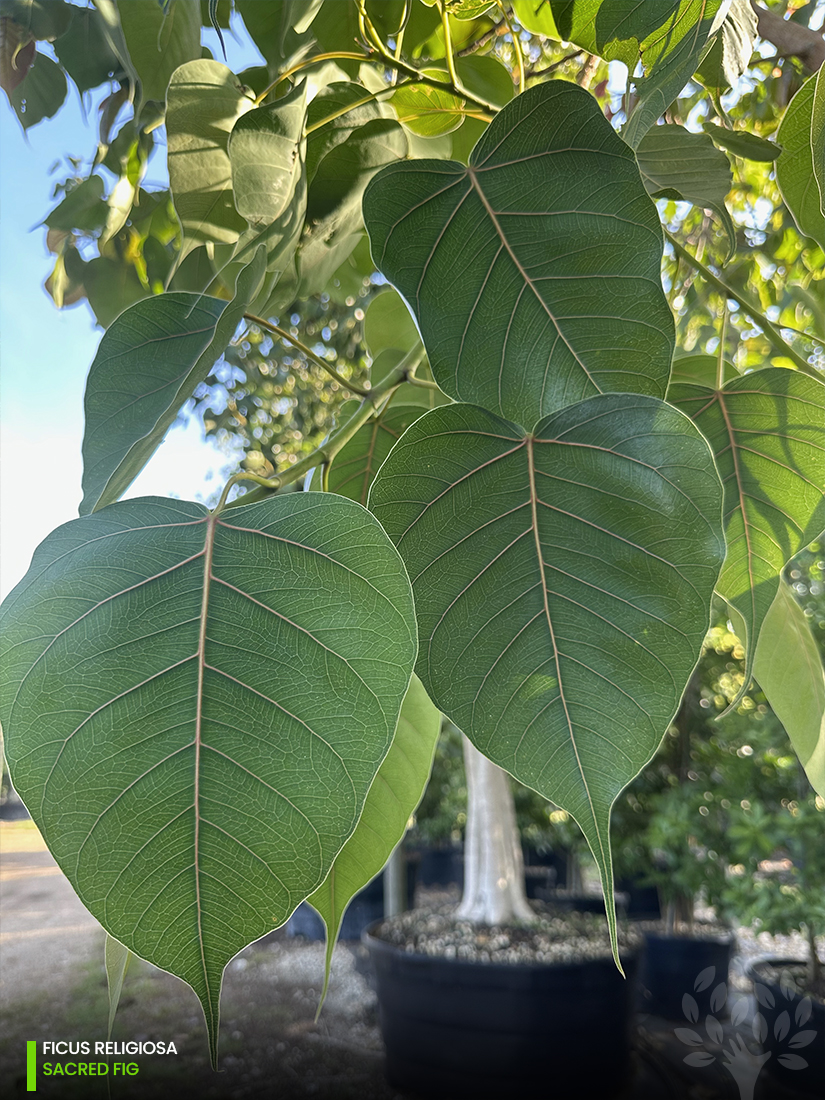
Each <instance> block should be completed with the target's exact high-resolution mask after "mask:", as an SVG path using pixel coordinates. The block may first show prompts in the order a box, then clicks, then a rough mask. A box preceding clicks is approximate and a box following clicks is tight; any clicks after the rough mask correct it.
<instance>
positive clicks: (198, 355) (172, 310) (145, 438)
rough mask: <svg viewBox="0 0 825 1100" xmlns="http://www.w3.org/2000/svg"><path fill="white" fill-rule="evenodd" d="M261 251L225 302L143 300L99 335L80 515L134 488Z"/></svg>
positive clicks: (210, 361) (89, 386) (256, 274)
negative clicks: (129, 488)
mask: <svg viewBox="0 0 825 1100" xmlns="http://www.w3.org/2000/svg"><path fill="white" fill-rule="evenodd" d="M263 268H264V257H263V249H261V250H260V251H259V253H258V255H257V257H256V259H255V260H254V261H253V262H252V263H251V264H249V265H248V266H247V267H246V268H244V269H243V270H242V272H241V274H240V275H239V276H238V282H237V286H236V291H235V297H234V298H233V299H232V301H231V302H228V303H227V302H224V301H222V300H220V299H218V298H207V297H205V296H204V295H199V294H187V293H185V292H183V291H178V292H169V293H167V294H163V295H159V296H157V297H152V298H146V299H145V300H144V301H142V302H138V303H136V304H135V305H133V306H131V307H130V308H129V309H127V310H124V312H123V313H122V314H121V315H120V316H119V317H118V318H117V320H116V321H115V322H114V323H113V324H112V326H111V328H110V329H109V330H108V331H107V332H106V333H105V334H104V336H103V339H102V340H101V341H100V347H99V348H98V350H97V355H96V356H95V358H94V362H93V363H92V366H91V369H90V371H89V378H88V381H87V383H86V402H85V407H86V431H85V435H84V437H83V501H82V503H81V505H80V513H81V515H85V514H86V513H87V512H91V511H94V510H95V509H96V508H102V507H103V505H104V504H110V503H111V502H112V501H114V500H117V499H118V497H120V496H121V495H122V494H123V493H124V492H125V491H126V489H127V488H128V486H129V485H130V484H131V483H132V481H134V479H135V478H136V477H137V475H138V474H139V473H140V471H141V470H142V469H143V467H144V466H145V465H146V463H147V462H148V461H149V459H150V458H151V457H152V455H153V454H154V453H155V451H156V450H157V448H158V447H159V446H160V444H161V442H162V441H163V437H164V435H165V434H166V432H167V430H168V429H169V427H170V426H171V424H172V422H173V421H174V419H175V417H176V416H177V415H178V412H179V411H180V408H181V406H182V405H183V404H184V402H185V401H187V400H188V399H189V398H190V397H191V396H192V393H193V392H194V389H195V386H196V385H197V384H198V382H202V381H203V380H204V379H205V378H206V377H207V375H208V374H209V372H210V371H211V369H212V367H213V366H214V364H215V361H216V360H217V359H218V358H219V357H220V355H221V354H222V352H223V350H224V348H225V347H226V345H227V344H228V343H229V341H230V340H231V339H232V336H233V335H234V333H235V329H236V327H237V325H238V323H239V321H240V320H241V317H242V316H243V312H244V310H245V309H246V305H247V303H248V302H249V300H250V298H251V297H252V296H253V294H254V293H255V291H256V289H257V287H258V284H259V283H260V280H261V278H262V277H263Z"/></svg>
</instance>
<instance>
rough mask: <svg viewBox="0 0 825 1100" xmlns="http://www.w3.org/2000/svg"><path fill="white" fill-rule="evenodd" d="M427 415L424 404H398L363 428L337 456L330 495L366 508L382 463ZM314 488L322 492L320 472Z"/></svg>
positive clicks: (331, 473) (317, 472)
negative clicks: (416, 422) (348, 499)
mask: <svg viewBox="0 0 825 1100" xmlns="http://www.w3.org/2000/svg"><path fill="white" fill-rule="evenodd" d="M408 388H409V387H408ZM417 392H419V393H422V394H427V393H428V392H429V391H427V390H425V389H419V390H418V391H417ZM426 407H429V406H426ZM424 411H425V408H422V405H421V404H416V405H400V404H398V403H397V401H394V402H393V404H392V405H390V407H389V408H388V409H385V410H384V411H383V412H382V413H381V414H380V415H379V416H377V417H376V418H375V419H374V420H370V421H369V422H368V423H366V424H364V426H363V427H362V428H359V429H358V431H357V432H356V433H355V435H354V436H353V437H352V439H351V440H350V441H349V442H348V443H346V444H345V445H344V446H343V447H342V448H341V450H340V451H339V452H338V454H337V455H336V456H335V461H334V462H333V464H332V468H331V470H330V472H329V491H330V492H331V493H340V494H341V496H344V497H349V498H350V500H357V501H358V503H359V504H363V505H364V506H365V507H366V503H367V497H368V496H369V491H370V486H371V485H372V483H373V480H374V478H375V475H376V474H377V473H378V469H379V467H380V466H381V463H382V462H383V461H384V459H385V458H386V457H387V455H388V454H389V453H390V451H391V450H392V448H393V446H394V444H395V443H397V442H398V440H399V439H400V438H401V436H402V435H403V434H404V432H405V431H406V430H407V428H409V426H410V424H413V423H415V421H416V420H417V419H418V418H419V416H422V415H423V413H424ZM311 488H313V489H320V488H321V471H320V470H319V469H316V471H315V473H314V474H313V477H312V484H311Z"/></svg>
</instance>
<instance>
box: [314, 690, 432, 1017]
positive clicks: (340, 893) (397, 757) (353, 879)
mask: <svg viewBox="0 0 825 1100" xmlns="http://www.w3.org/2000/svg"><path fill="white" fill-rule="evenodd" d="M440 729H441V714H440V712H439V711H438V710H437V709H436V708H435V707H434V706H433V704H432V703H431V702H430V699H429V697H428V695H427V693H426V691H425V690H424V688H423V686H422V684H421V681H420V680H419V679H418V677H417V676H413V678H412V681H411V683H410V687H409V691H408V692H407V694H406V696H405V698H404V703H403V705H402V707H401V713H400V715H399V716H398V725H397V726H396V729H395V736H394V738H393V741H392V745H391V746H390V751H389V752H388V753H387V755H386V756H385V757H384V762H383V763H382V765H381V767H380V768H379V769H378V774H377V775H376V777H375V780H374V781H373V784H372V786H371V787H370V793H369V794H368V795H367V801H366V802H365V803H364V812H363V813H362V814H361V818H360V820H359V822H358V824H357V825H356V827H355V832H354V833H353V834H352V836H351V837H350V838H349V840H348V841H347V842H346V844H345V845H344V847H343V848H342V849H341V851H340V852H339V853H338V855H337V856H336V857H335V862H334V863H333V865H332V869H331V871H330V872H329V875H327V877H326V879H325V880H324V882H323V884H322V885H321V886H320V887H319V888H318V889H317V890H316V891H315V893H314V894H310V896H309V897H308V898H307V901H308V902H309V904H310V905H311V906H312V907H313V908H314V909H315V910H316V911H317V912H318V914H319V916H320V917H321V920H322V921H323V922H324V925H325V928H326V936H327V949H326V960H325V973H324V988H323V991H322V993H321V1005H323V1003H324V998H325V997H326V992H327V987H328V985H329V970H330V965H331V963H332V953H333V951H334V950H335V944H336V941H337V939H338V933H339V931H340V928H341V921H342V920H343V919H344V914H345V912H346V910H347V906H348V905H349V903H350V901H351V900H352V899H353V898H354V897H355V895H356V894H357V893H358V891H359V890H362V889H363V888H364V887H365V886H366V885H367V883H368V882H371V881H372V880H373V879H374V878H375V876H376V875H377V874H379V872H380V871H381V870H382V869H383V867H384V865H385V864H386V862H387V860H388V859H389V858H390V855H391V854H392V852H393V849H394V848H395V846H396V845H397V844H398V843H399V841H400V840H401V839H402V837H403V836H404V833H405V832H406V831H407V825H408V824H409V820H410V817H411V816H412V814H413V812H414V810H415V808H416V806H417V805H418V803H419V802H420V801H421V796H422V795H423V794H424V788H425V787H426V786H427V780H428V779H429V778H430V769H431V768H432V763H433V756H434V754H435V746H436V742H437V741H438V734H439V731H440ZM319 1010H320V1008H319Z"/></svg>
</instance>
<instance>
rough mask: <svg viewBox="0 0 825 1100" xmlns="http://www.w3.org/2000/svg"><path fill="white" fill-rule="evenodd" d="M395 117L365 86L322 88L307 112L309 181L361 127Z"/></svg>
mask: <svg viewBox="0 0 825 1100" xmlns="http://www.w3.org/2000/svg"><path fill="white" fill-rule="evenodd" d="M365 101H366V102H365ZM393 117H394V116H393V113H392V110H391V109H390V108H388V107H385V106H384V105H383V104H381V103H378V102H377V101H376V100H375V99H371V98H370V92H368V91H367V89H366V88H365V87H363V85H361V84H357V83H355V82H352V83H349V84H344V83H343V82H339V81H336V82H333V83H332V84H328V85H327V86H326V87H325V88H322V89H321V90H320V91H319V92H318V95H317V96H315V98H314V99H313V100H312V102H311V103H310V105H309V108H308V110H307V179H308V180H309V181H310V182H311V181H312V179H313V177H314V175H315V171H316V169H317V167H318V165H319V164H320V162H321V161H322V160H323V159H324V157H325V156H326V155H327V154H328V153H331V152H332V150H333V149H335V148H336V147H337V146H339V145H343V143H344V142H346V141H348V140H349V138H350V137H351V135H352V133H353V132H354V131H355V130H357V129H358V128H359V127H360V126H364V125H366V123H368V122H373V121H374V120H375V119H379V118H389V119H392V118H393Z"/></svg>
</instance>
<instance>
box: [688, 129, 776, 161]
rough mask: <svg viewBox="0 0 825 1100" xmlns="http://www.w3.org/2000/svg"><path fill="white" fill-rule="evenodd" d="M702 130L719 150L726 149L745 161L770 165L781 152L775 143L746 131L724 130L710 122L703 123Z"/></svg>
mask: <svg viewBox="0 0 825 1100" xmlns="http://www.w3.org/2000/svg"><path fill="white" fill-rule="evenodd" d="M702 129H703V130H704V131H705V133H706V134H709V135H710V136H711V137H712V138H713V140H714V142H715V143H716V144H717V145H718V146H720V148H722V149H727V151H728V152H729V153H733V154H734V156H737V157H745V158H746V159H747V160H759V161H767V162H768V163H770V162H771V161H774V160H776V158H777V157H778V156H779V154H780V153H781V152H782V147H781V146H780V145H777V144H776V142H775V141H767V140H766V139H765V138H761V137H758V136H757V135H756V134H751V133H749V132H748V131H747V130H726V129H725V128H724V126H716V125H714V123H712V122H705V123H703V124H702Z"/></svg>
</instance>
